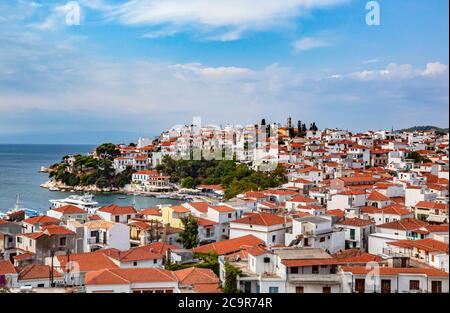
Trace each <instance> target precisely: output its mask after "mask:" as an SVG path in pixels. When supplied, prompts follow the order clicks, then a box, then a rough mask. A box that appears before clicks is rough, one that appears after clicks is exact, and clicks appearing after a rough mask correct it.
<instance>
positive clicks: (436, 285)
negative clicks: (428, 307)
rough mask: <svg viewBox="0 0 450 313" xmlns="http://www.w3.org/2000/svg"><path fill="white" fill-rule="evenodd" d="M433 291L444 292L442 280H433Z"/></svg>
mask: <svg viewBox="0 0 450 313" xmlns="http://www.w3.org/2000/svg"><path fill="white" fill-rule="evenodd" d="M431 292H432V293H442V282H441V281H432V282H431Z"/></svg>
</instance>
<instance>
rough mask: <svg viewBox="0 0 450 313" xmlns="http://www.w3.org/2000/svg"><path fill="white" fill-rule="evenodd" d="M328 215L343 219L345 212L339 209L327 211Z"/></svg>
mask: <svg viewBox="0 0 450 313" xmlns="http://www.w3.org/2000/svg"><path fill="white" fill-rule="evenodd" d="M326 213H327V214H329V215H333V216H337V217H339V218H341V219H342V218H344V217H345V212H344V211H343V210H339V209H335V210H327V211H326Z"/></svg>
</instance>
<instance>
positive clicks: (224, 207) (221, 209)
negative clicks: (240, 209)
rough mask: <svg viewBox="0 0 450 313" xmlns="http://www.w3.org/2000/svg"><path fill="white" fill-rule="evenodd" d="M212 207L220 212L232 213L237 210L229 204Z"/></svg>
mask: <svg viewBox="0 0 450 313" xmlns="http://www.w3.org/2000/svg"><path fill="white" fill-rule="evenodd" d="M210 208H211V209H212V210H214V211H217V212H220V213H231V212H235V211H236V210H235V209H233V208H232V207H229V206H227V205H211V206H210Z"/></svg>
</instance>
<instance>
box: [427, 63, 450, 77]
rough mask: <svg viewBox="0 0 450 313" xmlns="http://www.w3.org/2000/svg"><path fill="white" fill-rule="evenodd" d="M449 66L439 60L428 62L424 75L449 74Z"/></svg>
mask: <svg viewBox="0 0 450 313" xmlns="http://www.w3.org/2000/svg"><path fill="white" fill-rule="evenodd" d="M447 73H448V66H447V65H445V64H441V63H439V62H434V63H428V64H427V67H426V69H425V70H424V71H423V72H422V75H423V76H439V75H442V74H445V75H448V74H447Z"/></svg>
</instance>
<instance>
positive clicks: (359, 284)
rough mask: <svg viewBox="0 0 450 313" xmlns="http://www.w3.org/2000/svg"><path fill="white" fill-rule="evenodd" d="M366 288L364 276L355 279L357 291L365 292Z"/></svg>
mask: <svg viewBox="0 0 450 313" xmlns="http://www.w3.org/2000/svg"><path fill="white" fill-rule="evenodd" d="M365 289H366V280H365V279H363V278H360V279H355V291H356V292H357V293H364V292H365Z"/></svg>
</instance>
